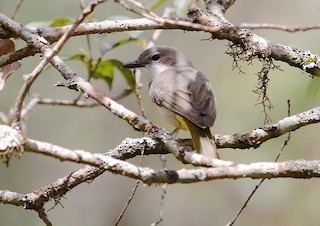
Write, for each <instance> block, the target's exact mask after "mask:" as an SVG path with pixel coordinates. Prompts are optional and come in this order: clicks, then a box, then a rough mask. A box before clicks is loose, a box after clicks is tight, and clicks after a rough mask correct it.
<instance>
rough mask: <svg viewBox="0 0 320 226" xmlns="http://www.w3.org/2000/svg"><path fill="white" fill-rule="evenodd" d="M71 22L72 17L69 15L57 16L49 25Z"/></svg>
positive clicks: (63, 24) (56, 25)
mask: <svg viewBox="0 0 320 226" xmlns="http://www.w3.org/2000/svg"><path fill="white" fill-rule="evenodd" d="M72 22H73V19H72V18H70V17H58V18H55V19H54V20H53V21H52V22H51V24H50V25H49V26H50V27H61V26H65V25H69V24H72Z"/></svg>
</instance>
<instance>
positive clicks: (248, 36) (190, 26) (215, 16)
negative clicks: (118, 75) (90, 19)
mask: <svg viewBox="0 0 320 226" xmlns="http://www.w3.org/2000/svg"><path fill="white" fill-rule="evenodd" d="M231 2H232V1H231ZM209 9H210V12H215V13H211V14H205V13H204V12H202V11H201V10H200V9H198V8H193V9H191V10H190V12H189V14H188V17H189V18H188V20H189V21H186V20H181V19H180V20H175V19H168V18H160V17H159V18H157V19H156V21H155V19H154V18H152V19H153V20H151V19H145V18H143V19H133V20H114V21H110V20H105V21H101V22H94V23H83V24H80V25H79V26H78V28H77V29H76V30H75V31H74V33H73V35H88V34H98V33H114V32H123V31H133V30H157V29H166V30H170V29H180V30H188V31H205V32H209V33H211V34H212V37H213V38H218V39H224V40H229V41H231V42H232V43H234V44H235V45H239V46H241V48H243V49H244V50H245V52H246V56H247V58H248V60H250V59H252V58H254V57H262V58H265V57H271V58H273V59H275V60H279V61H283V62H286V63H288V64H289V65H291V66H294V67H298V68H300V69H302V70H303V71H306V72H308V73H310V74H311V75H315V76H319V74H320V67H319V65H320V58H319V57H318V55H317V54H313V53H311V52H310V51H308V50H300V49H298V48H296V47H291V46H286V45H282V44H280V43H276V42H271V41H268V40H266V39H265V38H263V37H260V36H258V35H256V34H254V33H252V32H249V31H247V30H246V29H244V28H245V27H247V25H246V24H245V26H244V27H241V26H234V25H233V24H232V23H230V22H229V21H228V20H227V19H226V18H225V17H224V16H223V13H224V11H221V10H222V9H223V8H222V9H221V7H219V8H218V9H219V10H220V13H217V12H216V11H217V10H216V8H214V7H211V8H209ZM214 9H215V10H214ZM190 21H191V22H190ZM0 23H3V21H2V20H0ZM70 26H71V25H69V26H63V27H57V28H38V27H28V28H27V30H28V31H30V32H32V33H34V34H39V36H41V37H44V38H45V39H46V40H48V41H49V42H50V43H52V42H55V41H57V40H58V39H59V38H60V37H61V36H62V35H63V34H64V33H65V32H66V30H68V29H69V28H70ZM11 36H12V35H11ZM5 37H10V35H8V32H6V33H5V32H4V34H3V35H1V33H0V38H5ZM33 54H35V51H34V50H32V49H30V48H28V49H22V50H19V51H16V52H13V53H10V54H7V55H4V56H2V57H0V66H3V65H6V64H9V63H12V62H13V61H16V60H19V59H22V58H23V57H26V56H29V55H33Z"/></svg>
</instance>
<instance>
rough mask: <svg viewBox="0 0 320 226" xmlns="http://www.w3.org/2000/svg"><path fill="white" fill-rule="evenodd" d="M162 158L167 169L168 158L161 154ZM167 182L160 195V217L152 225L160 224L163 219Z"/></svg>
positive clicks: (164, 168) (162, 186)
mask: <svg viewBox="0 0 320 226" xmlns="http://www.w3.org/2000/svg"><path fill="white" fill-rule="evenodd" d="M160 160H161V162H162V169H163V170H166V169H167V159H166V156H165V155H160ZM166 188H167V184H163V185H161V196H160V209H159V219H158V221H157V222H155V223H152V224H151V226H156V225H159V224H160V223H161V222H162V221H163V209H164V200H165V198H166V194H167V190H166Z"/></svg>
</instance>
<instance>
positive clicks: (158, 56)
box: [151, 54, 160, 61]
mask: <svg viewBox="0 0 320 226" xmlns="http://www.w3.org/2000/svg"><path fill="white" fill-rule="evenodd" d="M151 60H153V61H158V60H160V54H154V55H153V56H152V57H151Z"/></svg>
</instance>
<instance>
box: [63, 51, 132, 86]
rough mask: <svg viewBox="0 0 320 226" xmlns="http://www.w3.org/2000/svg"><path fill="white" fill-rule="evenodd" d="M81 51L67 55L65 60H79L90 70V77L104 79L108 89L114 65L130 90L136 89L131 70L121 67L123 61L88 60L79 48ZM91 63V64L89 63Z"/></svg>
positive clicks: (110, 84)
mask: <svg viewBox="0 0 320 226" xmlns="http://www.w3.org/2000/svg"><path fill="white" fill-rule="evenodd" d="M80 51H81V53H79V54H75V55H72V56H69V57H68V58H67V59H66V60H79V61H81V62H83V63H84V65H85V66H86V68H87V69H88V70H90V71H91V72H92V75H91V76H92V77H93V78H94V79H102V80H104V81H105V82H106V83H107V85H108V87H109V89H111V88H112V82H113V78H114V68H115V67H116V68H117V69H118V70H119V71H120V72H121V74H122V75H123V77H124V78H125V80H126V81H127V84H128V85H129V86H130V88H131V90H132V91H133V92H134V91H135V89H136V83H135V79H134V75H133V73H132V72H131V70H129V69H127V68H122V65H123V63H122V62H121V61H119V60H116V59H110V60H100V61H99V60H97V59H94V60H92V61H91V62H90V58H89V55H88V53H87V52H85V51H84V50H80ZM90 63H91V65H90Z"/></svg>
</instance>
